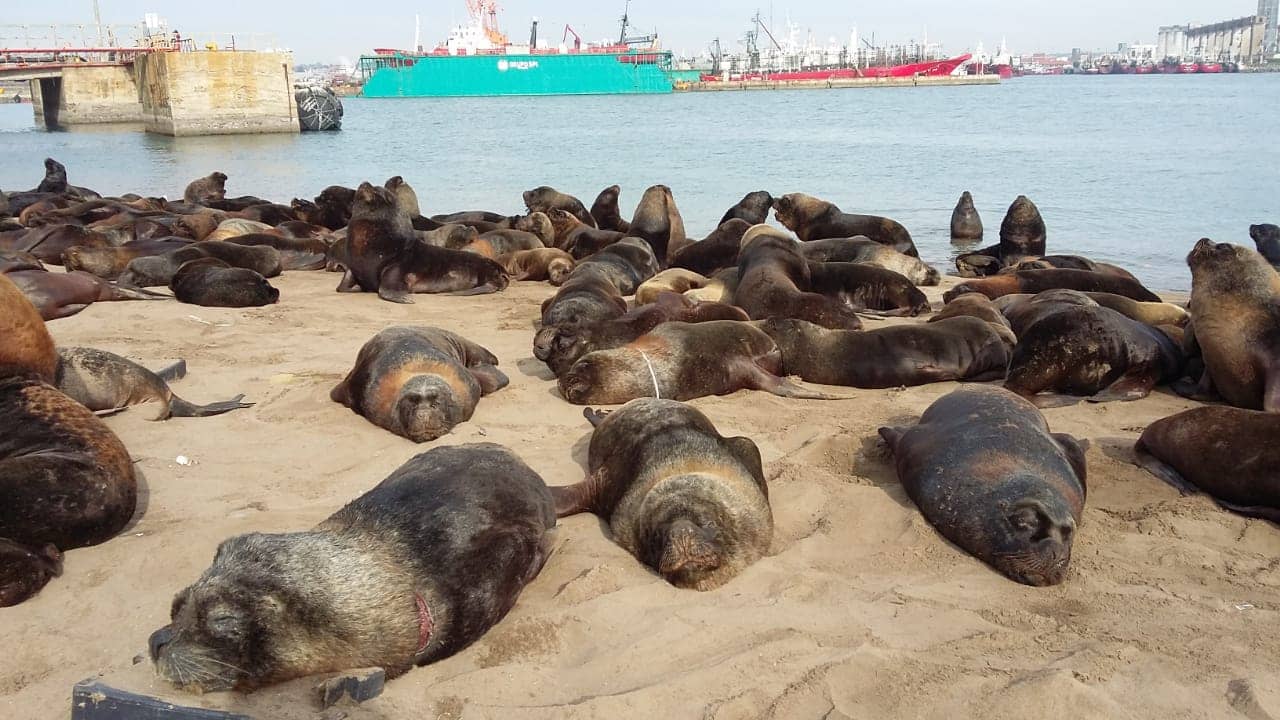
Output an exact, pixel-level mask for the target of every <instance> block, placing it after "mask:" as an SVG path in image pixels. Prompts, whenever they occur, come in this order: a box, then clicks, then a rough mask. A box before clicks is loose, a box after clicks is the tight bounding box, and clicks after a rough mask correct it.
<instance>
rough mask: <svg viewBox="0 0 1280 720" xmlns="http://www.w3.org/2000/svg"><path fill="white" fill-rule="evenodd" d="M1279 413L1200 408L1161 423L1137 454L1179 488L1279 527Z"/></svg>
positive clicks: (1140, 441)
mask: <svg viewBox="0 0 1280 720" xmlns="http://www.w3.org/2000/svg"><path fill="white" fill-rule="evenodd" d="M1277 438H1280V414H1277V413H1273V412H1271V413H1264V412H1258V411H1255V410H1242V409H1240V408H1233V407H1223V406H1214V407H1200V408H1195V409H1193V410H1188V411H1186V412H1183V413H1179V414H1177V415H1174V416H1172V417H1167V418H1164V419H1163V420H1157V421H1156V422H1154V423H1152V424H1151V425H1148V426H1147V429H1146V430H1145V431H1143V433H1142V437H1141V438H1139V439H1138V443H1137V445H1136V446H1135V448H1134V450H1135V451H1136V452H1137V454H1138V459H1139V462H1140V463H1141V465H1142V466H1143V467H1145V468H1146V469H1147V470H1149V471H1151V473H1152V474H1153V475H1155V476H1156V477H1158V478H1161V479H1163V480H1165V481H1166V482H1169V483H1171V484H1172V485H1174V486H1175V487H1177V488H1178V489H1179V490H1182V491H1183V492H1188V491H1190V490H1191V489H1192V488H1195V489H1198V490H1200V491H1202V492H1204V493H1207V494H1209V495H1211V496H1212V497H1213V499H1214V500H1216V501H1218V504H1220V505H1222V506H1223V507H1225V508H1227V509H1228V510H1232V511H1234V512H1238V513H1240V514H1242V515H1248V516H1249V517H1257V518H1264V519H1266V520H1270V521H1271V522H1274V523H1280V443H1277V442H1276V439H1277Z"/></svg>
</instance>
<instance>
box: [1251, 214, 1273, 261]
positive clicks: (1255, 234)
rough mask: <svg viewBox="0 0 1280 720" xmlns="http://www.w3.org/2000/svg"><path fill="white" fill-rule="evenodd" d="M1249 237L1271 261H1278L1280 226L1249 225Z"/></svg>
mask: <svg viewBox="0 0 1280 720" xmlns="http://www.w3.org/2000/svg"><path fill="white" fill-rule="evenodd" d="M1249 237H1250V238H1252V239H1253V242H1254V243H1255V244H1256V245H1257V246H1258V252H1260V253H1262V254H1263V255H1265V256H1266V257H1267V259H1268V260H1270V261H1271V262H1272V263H1275V262H1277V261H1280V226H1277V225H1270V224H1263V225H1250V226H1249Z"/></svg>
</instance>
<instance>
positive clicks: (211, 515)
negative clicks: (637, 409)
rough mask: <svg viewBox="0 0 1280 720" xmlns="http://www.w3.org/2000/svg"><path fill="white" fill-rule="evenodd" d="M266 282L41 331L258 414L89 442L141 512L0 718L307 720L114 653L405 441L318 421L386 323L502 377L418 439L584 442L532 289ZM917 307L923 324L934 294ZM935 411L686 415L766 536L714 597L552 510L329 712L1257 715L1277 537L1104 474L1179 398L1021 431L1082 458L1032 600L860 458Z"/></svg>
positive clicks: (1276, 651)
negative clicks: (480, 611)
mask: <svg viewBox="0 0 1280 720" xmlns="http://www.w3.org/2000/svg"><path fill="white" fill-rule="evenodd" d="M274 282H275V283H276V285H277V287H279V288H280V290H281V298H282V300H281V302H280V304H279V305H276V306H272V307H267V308H258V309H249V310H223V309H210V308H200V307H195V306H191V305H182V304H179V303H177V302H129V303H100V304H96V305H93V306H92V307H90V308H89V309H88V310H86V311H85V312H83V313H81V314H79V315H77V316H75V317H72V318H68V319H65V320H58V321H54V322H52V323H50V328H51V329H52V331H53V334H54V336H55V338H56V339H57V341H58V342H59V344H61V345H89V346H94V347H99V348H104V349H107V350H111V351H114V352H118V353H121V354H124V355H127V356H129V357H131V358H134V359H136V360H139V361H143V362H144V363H146V364H148V365H149V366H152V367H160V366H162V365H164V364H166V362H167V361H169V360H171V359H173V358H178V357H182V358H186V360H187V362H188V364H189V366H190V374H189V375H188V377H187V378H186V379H185V380H181V381H178V382H176V383H175V384H174V388H175V390H176V391H177V392H178V393H179V394H180V395H182V396H183V397H185V398H187V399H188V400H191V401H193V402H210V401H214V400H224V399H227V398H230V397H232V396H234V395H236V394H238V393H245V394H247V395H248V399H249V400H251V401H254V402H256V403H257V405H256V406H254V407H253V408H251V409H248V410H242V411H239V412H235V413H232V414H229V415H223V416H221V417H215V418H194V419H174V420H169V421H167V422H150V421H148V420H146V419H144V416H145V415H147V413H143V412H125V413H123V414H120V415H117V416H114V417H110V418H108V419H107V420H106V422H107V424H108V425H109V426H110V427H111V428H112V429H113V430H114V431H115V432H116V433H118V434H119V436H120V437H121V438H122V439H123V440H124V442H125V444H126V445H127V446H128V448H129V450H130V452H131V453H132V454H133V456H134V457H135V458H136V460H137V468H138V470H139V475H140V477H141V478H142V480H143V485H144V492H143V494H142V498H143V502H142V503H141V505H140V507H139V512H138V515H137V517H136V519H135V522H134V524H132V525H131V526H130V527H129V528H128V529H127V530H126V531H125V532H124V533H122V534H121V535H120V536H119V537H117V538H115V539H113V540H111V541H110V542H107V543H105V544H103V545H100V546H98V547H93V548H87V549H82V550H74V551H71V552H70V553H68V555H67V560H66V572H65V574H64V575H63V576H62V577H61V578H57V579H55V580H54V581H53V582H51V583H50V584H49V585H48V586H47V587H46V588H45V589H44V591H43V592H42V593H40V595H38V596H37V597H36V598H34V599H32V600H30V601H28V602H26V603H24V604H22V605H20V606H18V607H14V608H10V609H6V610H0V628H3V635H0V637H2V638H3V640H4V653H3V657H0V717H4V718H56V717H67V713H68V708H69V706H70V692H71V687H72V685H73V684H74V683H76V682H77V681H80V680H83V679H86V678H93V677H101V678H102V679H103V680H104V681H105V682H107V683H109V684H112V685H114V686H117V687H123V688H127V689H130V690H134V691H139V692H145V693H157V694H162V695H164V696H166V697H169V698H172V699H174V700H178V701H181V702H185V703H187V704H192V705H200V706H204V707H210V708H224V709H234V710H238V711H240V712H244V713H246V714H249V715H251V716H253V717H256V718H284V719H292V718H314V717H317V716H318V715H319V711H318V709H317V708H316V707H315V706H314V704H313V703H312V700H311V687H312V685H313V683H314V681H313V680H310V679H304V680H300V681H295V682H293V683H288V684H285V685H281V686H276V687H273V688H269V689H265V690H262V691H259V692H257V693H253V694H250V695H240V694H233V693H215V694H210V695H205V696H201V697H196V696H189V695H184V694H181V693H178V692H175V691H174V690H172V689H170V688H167V687H165V686H164V685H163V684H161V683H160V682H158V681H157V679H156V677H155V675H154V673H153V671H152V669H151V666H150V663H149V662H147V661H145V660H143V659H141V658H140V657H139V656H141V655H143V654H145V652H146V640H147V636H148V635H149V634H150V633H151V631H153V630H154V629H156V628H158V627H160V626H161V625H163V624H165V623H166V622H167V619H168V614H169V604H170V601H171V599H172V597H173V595H174V593H175V592H177V591H178V590H180V589H182V588H183V587H185V586H186V585H187V584H188V583H190V582H191V581H192V580H194V579H195V578H196V577H197V576H198V575H199V574H200V573H201V572H202V571H203V570H204V568H206V567H207V566H208V564H209V562H210V560H211V559H212V557H213V554H214V549H215V547H216V546H217V544H218V542H219V541H221V540H223V539H224V538H226V537H228V536H231V535H234V534H238V533H244V532H249V531H267V532H271V531H288V530H298V529H305V528H307V527H309V526H311V525H312V524H313V523H315V522H317V521H319V520H321V519H322V518H324V517H326V516H328V515H329V514H330V513H332V512H333V511H334V510H336V509H337V508H338V507H340V506H341V505H343V504H344V503H346V502H347V501H349V500H350V499H352V498H354V497H356V496H357V495H359V494H361V493H363V492H364V491H366V490H368V489H369V488H371V487H373V486H374V485H375V484H377V483H378V482H379V481H380V480H381V479H382V478H384V477H385V476H386V475H388V474H389V473H390V472H391V471H392V470H394V469H395V468H397V467H398V466H400V465H401V464H402V463H403V462H405V461H406V460H408V459H409V458H410V457H412V456H413V455H415V454H417V453H419V452H423V451H425V450H426V449H428V448H430V447H432V446H433V445H425V446H419V445H415V444H413V443H411V442H409V441H408V440H404V439H402V438H399V437H397V436H394V435H392V434H390V433H387V432H385V431H383V430H380V429H378V428H376V427H374V426H373V425H371V424H370V423H368V422H366V421H365V420H364V419H362V418H360V417H359V416H357V415H355V414H353V413H352V412H351V411H349V410H347V409H346V408H343V407H341V406H339V405H337V404H336V403H333V402H330V400H329V396H328V393H329V389H330V388H331V387H332V386H333V385H334V384H335V383H336V382H337V381H338V380H339V379H340V378H341V377H342V376H343V374H344V373H345V372H346V371H347V370H348V368H349V367H350V364H351V362H352V360H353V359H354V357H355V354H356V351H357V350H358V349H359V347H360V346H361V344H362V343H364V341H365V340H367V339H368V338H369V337H371V336H372V335H373V334H374V333H375V332H377V331H378V330H380V329H381V328H383V327H385V326H388V325H392V324H401V323H422V324H433V325H438V326H440V327H444V328H447V329H450V330H454V331H456V332H459V333H462V334H463V335H465V336H467V337H468V338H470V339H472V340H475V341H477V342H479V343H481V344H483V345H485V346H486V347H488V348H489V349H491V350H492V351H494V352H495V353H496V354H497V355H498V356H499V357H500V358H501V360H502V366H503V368H504V369H505V370H506V371H507V373H508V374H509V375H510V376H511V380H512V382H511V386H510V387H508V388H507V389H505V390H503V391H501V392H499V393H497V394H496V395H493V396H491V397H488V398H485V399H484V400H482V401H481V403H480V406H479V409H478V410H477V412H476V414H475V417H474V418H473V419H472V421H471V422H468V423H466V424H464V425H461V426H459V427H458V428H456V429H455V431H454V432H453V433H452V434H451V435H448V436H446V437H445V438H443V439H441V440H440V441H438V442H437V443H436V444H455V443H467V442H477V441H492V442H498V443H501V444H504V445H506V446H508V447H510V448H512V449H513V450H514V451H515V452H516V453H517V454H519V455H520V456H521V457H522V458H524V459H525V461H526V462H528V463H529V464H530V465H531V466H532V467H533V468H534V469H536V470H537V471H538V472H539V473H541V474H542V476H543V477H544V478H545V479H546V480H547V482H548V483H549V484H552V485H556V484H568V483H571V482H576V481H577V480H579V479H580V478H581V476H582V474H583V466H584V464H585V462H586V447H587V440H588V437H589V433H590V427H589V426H588V424H587V422H586V421H585V420H584V419H583V418H582V409H581V408H580V407H574V406H571V405H569V404H568V403H566V402H564V401H563V400H562V399H560V397H559V396H558V394H557V393H556V390H555V385H554V382H553V381H552V379H551V375H550V373H549V372H548V371H547V370H546V368H545V367H544V366H543V365H542V364H541V363H539V362H537V361H536V360H535V359H533V357H532V353H531V340H532V336H533V322H534V321H535V319H536V318H537V316H538V305H539V303H540V302H541V301H542V300H543V299H545V298H546V297H548V296H549V295H550V294H551V292H552V288H550V287H549V286H548V285H545V284H535V283H520V284H517V285H514V286H513V287H512V288H511V289H509V290H508V291H507V292H504V293H502V294H499V295H490V296H483V297H473V298H455V297H431V296H418V297H417V304H415V305H408V306H399V305H393V304H390V303H385V302H381V301H379V300H378V299H377V298H376V297H375V296H373V295H339V294H337V293H335V292H334V291H333V289H334V287H335V285H336V283H337V276H335V275H331V274H326V273H289V274H287V275H286V276H284V277H282V278H279V279H277V280H276V281H274ZM949 284H950V283H949ZM929 292H930V297H931V298H932V299H933V300H934V301H935V302H938V298H939V296H940V289H930V291H929ZM870 325H874V323H872V324H870ZM955 387H956V386H955V385H954V384H951V383H943V384H937V385H930V386H926V387H920V388H912V389H909V390H893V391H863V390H848V389H833V390H835V391H837V392H841V393H845V394H847V395H849V396H851V397H852V399H850V400H842V401H838V402H829V403H822V402H814V401H796V400H786V399H782V398H777V397H774V396H771V395H768V394H765V393H760V392H749V391H743V392H738V393H735V394H733V395H730V396H727V397H718V398H705V399H702V400H697V401H695V402H693V403H692V404H693V405H694V406H696V407H697V408H699V409H700V410H702V411H703V412H705V413H706V414H707V415H708V416H709V417H710V418H711V419H712V420H713V421H714V422H715V423H716V424H717V426H718V427H719V429H720V430H721V432H723V433H725V434H731V433H732V434H743V435H747V436H750V437H751V438H752V439H753V440H755V442H756V443H757V444H758V445H759V447H760V450H761V453H762V454H763V456H764V461H765V470H766V475H767V477H768V480H769V484H770V496H771V499H772V505H773V512H774V517H775V520H776V525H777V530H776V535H775V539H774V543H773V548H772V551H771V553H770V555H769V556H768V557H766V558H764V559H763V560H761V561H760V562H758V563H756V564H755V565H754V566H752V567H751V568H749V569H748V570H747V571H746V572H744V573H743V574H742V575H741V576H739V577H738V578H736V579H735V580H733V581H732V582H730V583H728V584H727V585H726V586H724V587H723V588H721V589H718V590H716V591H713V592H708V593H697V592H692V591H684V590H677V589H675V588H673V587H671V586H670V585H668V584H666V583H665V582H663V581H662V580H661V579H660V578H658V577H657V576H655V575H653V574H651V573H650V572H648V571H647V570H646V569H645V568H644V567H643V566H641V565H640V564H639V563H638V562H637V561H636V560H635V559H633V558H632V557H631V556H630V555H628V554H627V553H626V552H624V551H623V550H622V549H620V548H619V547H617V546H616V545H614V544H613V543H612V542H611V541H610V539H609V536H608V533H607V530H606V529H605V527H604V526H603V525H602V524H601V523H600V522H599V521H598V520H597V519H596V518H594V517H593V516H590V515H583V516H577V517H573V518H569V519H567V520H564V521H562V523H561V527H560V529H559V530H558V531H557V533H558V537H557V539H556V551H555V554H554V555H553V556H552V558H551V560H550V561H549V562H548V564H547V566H546V568H545V569H544V570H543V572H542V574H541V575H540V576H539V577H538V578H537V579H536V580H535V581H534V582H533V583H532V584H531V585H530V586H529V587H528V588H526V589H525V591H524V594H523V595H522V596H521V598H520V601H519V602H518V604H517V605H516V607H515V609H514V610H513V611H512V612H511V614H510V615H509V616H508V617H507V618H506V619H505V620H503V621H502V622H501V623H500V624H499V625H498V626H497V627H495V628H494V629H493V630H492V631H490V632H489V633H488V635H487V636H485V637H484V638H483V639H481V640H480V641H479V642H477V643H476V644H475V645H473V646H472V647H470V648H468V649H467V650H465V651H464V652H462V653H460V654H458V655H456V656H454V657H452V658H449V659H447V660H445V661H443V662H439V663H436V664H434V665H431V666H429V667H425V668H417V669H415V670H413V671H411V672H410V673H408V674H407V675H405V676H403V677H402V678H400V679H397V680H394V681H391V682H390V683H388V686H387V689H386V691H385V693H384V694H383V695H382V696H381V697H379V698H377V699H375V700H373V701H371V702H370V703H368V704H366V705H365V706H362V707H357V708H346V709H345V710H344V712H346V713H347V715H348V717H350V718H385V719H388V720H390V719H394V718H619V717H623V718H626V717H652V718H716V719H718V720H729V719H733V718H759V717H766V718H789V719H791V718H798V719H805V718H814V719H815V720H816V719H817V718H890V717H892V718H898V717H904V718H959V717H981V718H984V720H995V719H997V718H1027V717H1069V718H1072V719H1073V720H1074V719H1076V718H1093V717H1097V718H1139V717H1150V718H1224V717H1244V718H1249V719H1250V720H1263V719H1265V718H1280V638H1278V637H1277V635H1276V632H1275V628H1276V627H1277V626H1278V624H1280V529H1278V528H1277V527H1276V526H1274V525H1271V524H1268V523H1266V522H1262V521H1256V520H1248V519H1245V518H1241V517H1239V516H1236V515H1233V514H1230V513H1227V512H1224V511H1222V510H1220V509H1219V508H1218V507H1217V506H1215V505H1214V504H1213V503H1212V502H1211V501H1209V500H1208V499H1207V498H1205V497H1194V496H1193V497H1180V496H1179V494H1178V493H1177V492H1175V491H1174V490H1173V489H1171V488H1170V487H1168V486H1166V485H1164V484H1163V483H1161V482H1160V481H1159V480H1157V479H1156V478H1154V477H1152V476H1151V475H1149V474H1148V473H1146V472H1145V471H1143V470H1142V469H1140V468H1138V467H1136V466H1135V465H1134V464H1133V457H1132V451H1131V448H1132V444H1133V441H1134V440H1135V439H1136V438H1137V436H1138V434H1139V433H1140V431H1141V430H1142V428H1143V427H1144V426H1145V425H1146V424H1147V423H1149V422H1151V421H1152V420H1155V419H1157V418H1161V417H1165V416H1167V415H1171V414H1173V413H1175V412H1178V411H1181V410H1183V409H1186V408H1189V407H1192V406H1193V403H1190V402H1188V401H1185V400H1183V399H1181V398H1178V397H1176V396H1173V395H1172V394H1170V393H1168V392H1167V391H1163V390H1162V391H1159V392H1157V393H1156V394H1154V395H1153V396H1151V397H1150V398H1148V399H1146V400H1143V401H1140V402H1135V403H1125V404H1108V405H1079V406H1075V407H1070V408H1063V409H1055V410H1049V411H1047V412H1046V415H1047V417H1048V420H1049V423H1050V425H1051V426H1052V428H1053V429H1054V430H1055V431H1060V432H1068V433H1072V434H1075V435H1077V436H1079V437H1084V438H1088V439H1089V440H1091V441H1092V443H1093V447H1092V448H1091V449H1090V450H1089V453H1088V462H1089V497H1088V503H1087V507H1086V510H1085V514H1084V520H1083V523H1082V525H1081V527H1080V532H1079V536H1078V540H1077V541H1076V544H1075V556H1074V560H1073V562H1072V567H1071V573H1070V576H1069V577H1068V579H1067V581H1066V582H1065V583H1064V584H1063V585H1060V586H1058V587H1053V588H1045V589H1036V588H1029V587H1023V586H1020V585H1017V584H1015V583H1013V582H1010V581H1009V580H1006V579H1005V578H1003V577H1002V576H1000V575H998V574H996V573H995V572H993V571H991V570H989V569H988V568H987V567H986V566H984V565H982V564H981V563H979V562H978V561H976V560H974V559H972V558H971V557H969V556H968V555H966V554H965V553H964V552H962V551H960V550H959V549H957V548H956V547H955V546H953V545H950V544H949V543H947V542H946V541H945V540H944V539H942V537H941V536H940V535H939V534H938V533H937V532H935V531H934V530H933V529H932V528H931V527H930V526H929V525H928V524H927V523H926V522H925V520H924V519H923V518H922V517H921V516H920V514H919V512H918V511H917V510H916V509H915V508H914V506H913V505H912V504H911V502H910V500H909V499H908V498H907V497H906V495H905V494H904V492H903V490H902V487H901V485H900V484H899V483H898V482H897V480H896V478H895V475H894V471H893V469H892V467H891V466H890V464H889V460H888V457H887V454H886V450H885V449H884V446H883V444H882V443H880V442H878V439H877V438H876V429H877V428H878V427H879V426H881V425H884V424H902V423H908V422H911V421H913V420H914V419H915V418H917V417H918V416H919V414H920V413H921V412H922V411H923V410H924V409H925V408H926V407H927V406H928V405H929V404H930V403H931V402H932V401H933V400H935V399H936V398H938V397H940V396H941V395H943V394H946V393H948V392H950V391H951V390H953V389H954V388H955ZM178 456H185V457H186V458H189V459H190V461H191V464H189V465H181V464H179V463H178V462H177V461H176V459H177V458H178ZM1224 470H1226V471H1229V469H1226V468H1224ZM135 658H136V661H135ZM331 717H332V716H331Z"/></svg>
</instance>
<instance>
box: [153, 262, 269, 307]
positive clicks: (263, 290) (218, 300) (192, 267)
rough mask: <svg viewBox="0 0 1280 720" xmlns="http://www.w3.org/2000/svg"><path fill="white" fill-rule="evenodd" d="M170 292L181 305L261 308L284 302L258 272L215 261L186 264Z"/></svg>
mask: <svg viewBox="0 0 1280 720" xmlns="http://www.w3.org/2000/svg"><path fill="white" fill-rule="evenodd" d="M169 289H170V290H173V296H174V297H175V298H177V299H178V302H184V303H188V304H191V305H201V306H204V307H232V308H241V307H261V306H263V305H271V304H272V303H275V302H276V301H278V300H279V299H280V291H279V290H277V289H275V288H274V287H272V286H271V283H269V282H267V279H266V278H264V277H262V276H261V275H259V274H258V273H257V272H255V271H253V270H250V269H248V268H238V267H231V266H230V265H228V264H226V263H225V262H223V261H221V260H219V259H218V258H214V257H206V258H200V259H198V260H192V261H191V262H188V263H183V265H182V267H180V268H178V272H176V273H174V274H173V279H171V280H170V281H169Z"/></svg>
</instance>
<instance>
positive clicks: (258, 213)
mask: <svg viewBox="0 0 1280 720" xmlns="http://www.w3.org/2000/svg"><path fill="white" fill-rule="evenodd" d="M236 214H237V215H238V216H239V217H240V218H242V219H244V220H252V221H254V222H260V223H264V224H266V225H270V226H271V227H275V226H276V225H279V224H281V223H287V222H296V221H297V220H298V215H297V213H296V212H294V210H293V208H291V207H289V206H288V205H276V204H274V203H268V204H266V205H254V206H253V207H248V208H245V209H244V210H241V211H239V212H238V213H236Z"/></svg>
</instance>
